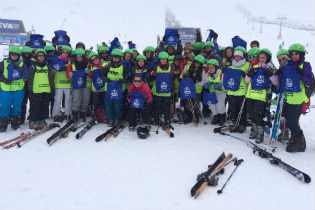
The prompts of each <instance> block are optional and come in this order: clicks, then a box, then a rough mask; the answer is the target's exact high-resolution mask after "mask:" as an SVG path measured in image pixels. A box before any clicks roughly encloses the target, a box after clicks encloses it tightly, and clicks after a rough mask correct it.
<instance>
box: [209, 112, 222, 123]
mask: <svg viewBox="0 0 315 210" xmlns="http://www.w3.org/2000/svg"><path fill="white" fill-rule="evenodd" d="M219 122H220V114H216V115H214V116H213V119H212V121H211V125H217V124H218V123H219Z"/></svg>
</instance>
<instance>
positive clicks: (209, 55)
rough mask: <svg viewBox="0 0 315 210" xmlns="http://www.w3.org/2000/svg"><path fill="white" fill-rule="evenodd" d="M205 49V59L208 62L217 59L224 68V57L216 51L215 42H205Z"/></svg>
mask: <svg viewBox="0 0 315 210" xmlns="http://www.w3.org/2000/svg"><path fill="white" fill-rule="evenodd" d="M203 48H204V53H203V54H202V55H203V57H205V59H206V62H208V61H209V60H210V59H216V60H217V61H218V62H219V64H220V67H222V57H221V56H220V55H219V54H218V53H216V52H215V51H214V44H213V42H210V41H208V42H205V43H204V45H203ZM205 68H206V67H205ZM206 69H207V68H206Z"/></svg>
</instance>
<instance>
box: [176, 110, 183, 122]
mask: <svg viewBox="0 0 315 210" xmlns="http://www.w3.org/2000/svg"><path fill="white" fill-rule="evenodd" d="M175 112H176V114H177V120H178V124H183V123H184V121H183V112H182V110H181V109H180V108H176V110H175Z"/></svg>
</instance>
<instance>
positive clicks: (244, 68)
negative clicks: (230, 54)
mask: <svg viewBox="0 0 315 210" xmlns="http://www.w3.org/2000/svg"><path fill="white" fill-rule="evenodd" d="M249 66H250V64H249V62H246V63H245V64H244V65H243V66H240V67H236V66H231V67H230V68H231V69H238V70H242V71H243V72H245V74H247V72H248V69H249ZM246 90H247V84H246V82H245V79H244V78H243V77H241V82H240V86H239V88H238V90H237V91H231V90H228V91H227V94H228V95H233V96H245V94H246Z"/></svg>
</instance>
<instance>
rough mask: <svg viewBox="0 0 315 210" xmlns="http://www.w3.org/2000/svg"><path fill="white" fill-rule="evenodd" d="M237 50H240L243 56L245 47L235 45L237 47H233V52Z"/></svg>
mask: <svg viewBox="0 0 315 210" xmlns="http://www.w3.org/2000/svg"><path fill="white" fill-rule="evenodd" d="M237 50H239V51H241V52H242V53H243V54H244V57H245V55H246V49H245V48H244V47H241V46H237V47H235V49H234V52H235V51H237Z"/></svg>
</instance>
